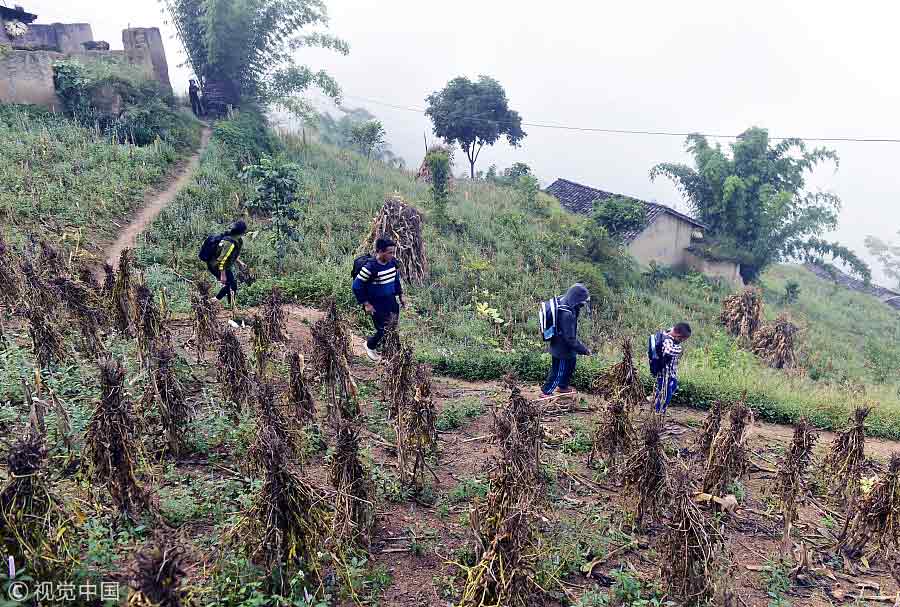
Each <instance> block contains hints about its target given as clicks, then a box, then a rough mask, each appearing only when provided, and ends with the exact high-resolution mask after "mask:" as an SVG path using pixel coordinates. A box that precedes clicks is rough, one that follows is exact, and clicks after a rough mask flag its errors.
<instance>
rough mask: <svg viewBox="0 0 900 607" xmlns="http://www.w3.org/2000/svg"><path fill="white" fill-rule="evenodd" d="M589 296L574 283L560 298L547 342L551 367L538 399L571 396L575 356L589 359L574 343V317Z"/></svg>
mask: <svg viewBox="0 0 900 607" xmlns="http://www.w3.org/2000/svg"><path fill="white" fill-rule="evenodd" d="M590 299H591V296H590V294H589V293H588V290H587V287H585V286H584V285H583V284H581V283H576V284H574V285H572V286H571V287H569V290H568V291H566V294H565V295H564V296H563V297H561V298H560V300H559V306H558V307H557V308H556V322H555V325H556V331H555V332H554V334H553V337H552V338H551V339H550V356H552V357H553V364H552V365H551V367H550V374H549V375H548V376H547V381H546V383H544V385H543V387H542V388H541V395H542V398H549V397H551V396H553V393H554V391H556V392H557V393H559V394H575V388H572V387H570V386H569V382H570V381H571V379H572V373H574V372H575V363H576V361H577V356H578V355H579V354H581V355H583V356H590V354H591V352H590V350H588V349H587V347H585V345H584V344H583V343H581V342H580V341H579V340H578V314H579V312H581V308H583V307H584V304H586V303H587V302H588V301H590Z"/></svg>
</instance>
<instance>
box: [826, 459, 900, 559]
mask: <svg viewBox="0 0 900 607" xmlns="http://www.w3.org/2000/svg"><path fill="white" fill-rule="evenodd" d="M870 543H872V544H874V547H873V548H872V549H871V550H870V552H869V555H868V556H869V557H870V558H874V557H876V556H888V555H891V554H894V555H896V554H898V553H900V453H894V454H893V455H892V456H891V462H890V464H889V465H888V471H887V474H885V475H884V476H883V477H881V478H879V479H878V480H877V481H876V482H875V484H874V485H873V486H872V488H871V489H870V490H869V492H868V494H866V495H864V496H863V497H862V500H861V502H860V504H859V506H858V507H857V508H856V509H855V511H854V512H853V515H852V519H851V520H850V523H849V525H848V527H847V532H846V533H845V535H844V539H843V540H842V542H841V544H840V545H841V548H842V549H843V551H844V553H845V554H847V555H848V556H850V557H851V558H859V557H861V556H863V555H864V553H865V547H866V546H867V545H868V544H870Z"/></svg>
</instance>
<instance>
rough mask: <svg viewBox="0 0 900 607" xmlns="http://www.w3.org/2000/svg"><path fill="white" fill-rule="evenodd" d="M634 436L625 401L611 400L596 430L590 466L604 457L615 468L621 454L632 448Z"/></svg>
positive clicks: (589, 460) (589, 461)
mask: <svg viewBox="0 0 900 607" xmlns="http://www.w3.org/2000/svg"><path fill="white" fill-rule="evenodd" d="M633 436H634V426H633V425H632V423H631V415H630V414H629V412H628V408H627V407H626V406H625V403H623V402H622V401H620V400H613V401H610V402H609V403H607V405H606V410H605V413H604V416H603V419H602V420H600V423H599V424H598V425H597V430H596V432H594V442H593V445H592V447H591V454H590V456H588V466H590V467H593V466H594V464H595V462H596V460H597V458H598V457H604V458H606V459H607V461H608V462H609V467H610V469H612V468H614V467H615V465H616V462H617V460H618V457H619V455H622V454H625V453H628V451H629V450H630V449H631V442H632V437H633Z"/></svg>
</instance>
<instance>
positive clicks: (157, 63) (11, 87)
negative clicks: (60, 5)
mask: <svg viewBox="0 0 900 607" xmlns="http://www.w3.org/2000/svg"><path fill="white" fill-rule="evenodd" d="M36 20H37V15H35V14H33V13H29V12H27V11H26V10H25V9H23V8H22V7H21V6H16V7H14V8H9V7H6V6H0V103H25V104H35V105H43V106H45V107H48V108H50V109H52V110H58V109H60V102H59V99H58V97H57V96H56V88H55V86H54V83H53V62H55V61H57V60H59V59H65V58H70V57H76V58H78V59H79V60H81V61H117V62H122V63H128V64H130V65H132V66H134V67H136V68H138V69H139V70H140V71H142V72H143V73H144V74H145V75H146V76H147V78H150V79H154V80H156V81H158V82H159V83H160V84H161V85H162V87H163V89H164V90H166V91H168V92H171V91H172V85H171V83H170V82H169V68H168V64H167V62H166V53H165V49H164V47H163V43H162V36H161V35H160V33H159V29H158V28H155V27H154V28H131V29H126V30H123V32H122V43H123V47H124V48H123V50H120V51H118V50H117V51H111V50H109V44H108V43H106V42H98V41H95V40H94V34H93V31H92V29H91V26H90V24H89V23H51V24H42V23H35V21H36Z"/></svg>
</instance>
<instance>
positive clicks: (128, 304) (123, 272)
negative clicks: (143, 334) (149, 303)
mask: <svg viewBox="0 0 900 607" xmlns="http://www.w3.org/2000/svg"><path fill="white" fill-rule="evenodd" d="M132 266H133V260H132V256H131V249H125V250H123V251H122V255H121V256H120V257H119V270H118V272H117V273H116V281H115V284H114V285H113V287H112V291H110V294H109V297H110V300H109V307H110V310H111V311H112V315H113V319H114V320H115V323H116V328H117V329H118V330H119V332H121V333H124V334H125V335H128V336H129V337H134V336H135V325H136V324H137V320H136V317H137V306H136V305H135V296H134V288H133V287H132V271H133V270H132Z"/></svg>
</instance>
